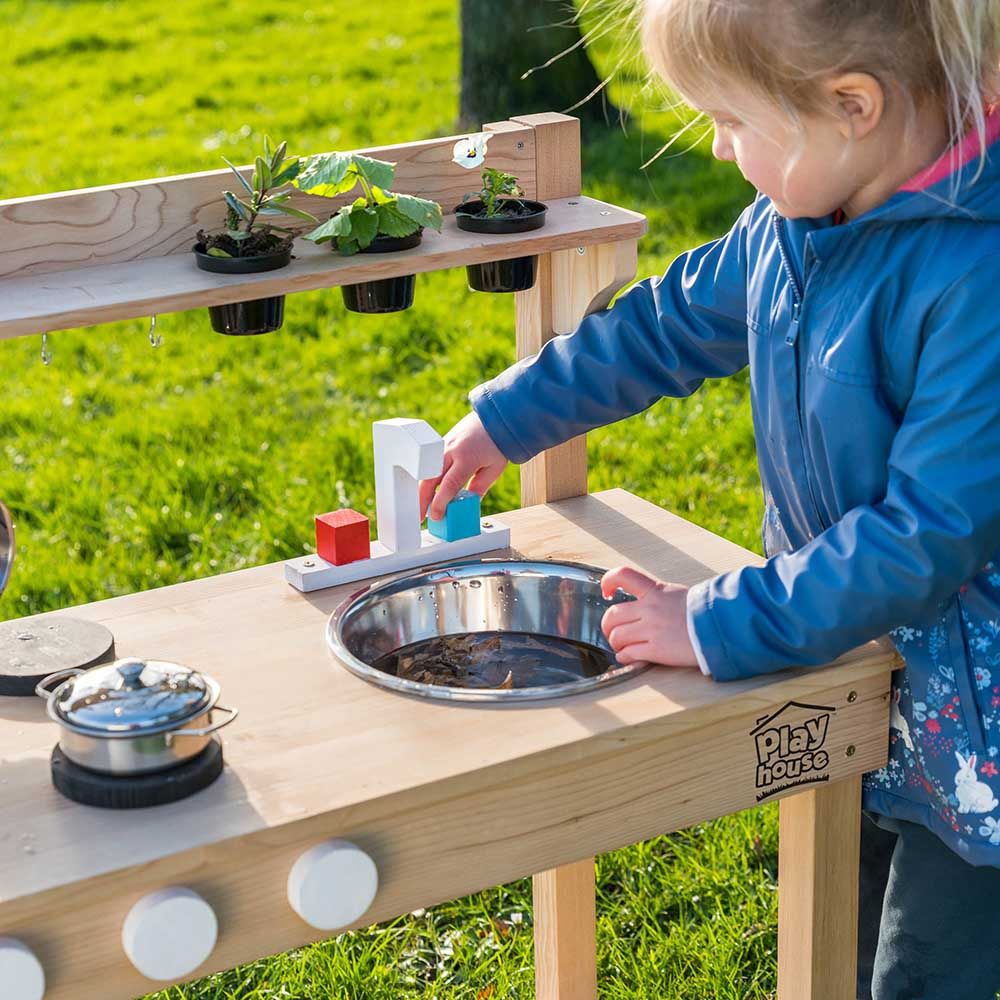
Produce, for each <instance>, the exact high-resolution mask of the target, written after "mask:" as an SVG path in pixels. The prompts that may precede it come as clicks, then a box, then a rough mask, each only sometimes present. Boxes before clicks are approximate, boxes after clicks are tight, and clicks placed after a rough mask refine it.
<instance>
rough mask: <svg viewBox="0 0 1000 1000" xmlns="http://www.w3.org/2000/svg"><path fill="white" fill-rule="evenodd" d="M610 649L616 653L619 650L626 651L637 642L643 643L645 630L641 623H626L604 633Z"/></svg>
mask: <svg viewBox="0 0 1000 1000" xmlns="http://www.w3.org/2000/svg"><path fill="white" fill-rule="evenodd" d="M605 634H606V635H607V637H608V642H609V643H610V644H611V648H612V649H613V650H615V651H616V652H617V651H618V650H619V649H627V648H628V647H629V646H631V645H633V644H634V643H637V642H645V641H646V639H645V638H644V635H645V629H644V627H643V624H642V622H627V623H626V624H624V625H617V626H616V627H615V628H613V629H612V630H611V631H610V632H607V633H605Z"/></svg>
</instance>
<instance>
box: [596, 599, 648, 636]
mask: <svg viewBox="0 0 1000 1000" xmlns="http://www.w3.org/2000/svg"><path fill="white" fill-rule="evenodd" d="M640 615H641V612H640V610H639V608H638V607H637V602H636V601H627V602H626V603H624V604H615V605H613V606H612V607H610V608H608V610H607V611H605V612H604V617H603V618H602V619H601V631H603V632H604V634H605V635H609V634H610V633H611V631H612V630H613V629H616V628H618V626H619V625H625V624H627V623H628V622H634V621H638V619H639V617H640Z"/></svg>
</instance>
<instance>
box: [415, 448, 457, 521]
mask: <svg viewBox="0 0 1000 1000" xmlns="http://www.w3.org/2000/svg"><path fill="white" fill-rule="evenodd" d="M451 466H452V458H451V456H450V455H447V454H446V455H445V456H444V466H443V467H442V469H441V475H440V476H432V477H431V478H430V479H421V480H420V492H419V496H420V520H421V521H422V520H423V519H424V518H425V517H426V516H427V508H428V507H429V506H430V503H431V500H432V499H433V498H434V491H435V490H436V489H437V486H438V483H440V482H441V480H442V479H443V478H444V476H445V473H447V472H448V470H449V469H450V468H451Z"/></svg>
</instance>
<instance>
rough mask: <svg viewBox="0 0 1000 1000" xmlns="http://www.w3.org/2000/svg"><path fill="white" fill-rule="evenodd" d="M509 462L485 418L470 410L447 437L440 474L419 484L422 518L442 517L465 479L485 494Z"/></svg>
mask: <svg viewBox="0 0 1000 1000" xmlns="http://www.w3.org/2000/svg"><path fill="white" fill-rule="evenodd" d="M506 466H507V459H506V458H504V455H503V452H501V451H500V449H499V448H498V447H497V446H496V445H495V444H494V443H493V438H491V437H490V436H489V434H487V433H486V428H485V427H483V422H482V421H481V420H480V419H479V417H478V416H477V415H476V413H474V412H473V413H467V414H466V415H465V416H464V417H462V419H461V420H459V422H458V423H457V424H455V426H454V427H452V429H451V430H450V431H448V433H447V434H446V435H445V437H444V467H443V469H442V472H441V475H440V476H437V477H436V478H434V479H425V480H423V481H422V482H421V484H420V518H421V520H423V519H424V518H425V517H426V516H427V515H428V513H429V514H430V516H431V517H433V518H434V519H435V520H437V521H440V520H441V518H443V517H444V512H445V508H446V507H447V506H448V504H449V503H450V502H451V501H452V500H453V499H454V498H455V494H456V493H457V492H458V491H459V490H460V489H462V488H463V487H464V486H465V484H466V483H468V484H469V489H470V490H472V492H473V493H478V494H479V495H480V496H483V495H484V494H485V493H486V491H487V490H488V489H489V488H490V487H491V486H492V485H493V484H494V483H495V482H496V481H497V480H498V479H499V478H500V473H501V472H503V470H504V469H505V468H506ZM470 479H471V480H472V482H469V480H470ZM435 488H436V489H437V492H435ZM428 507H429V508H430V510H428Z"/></svg>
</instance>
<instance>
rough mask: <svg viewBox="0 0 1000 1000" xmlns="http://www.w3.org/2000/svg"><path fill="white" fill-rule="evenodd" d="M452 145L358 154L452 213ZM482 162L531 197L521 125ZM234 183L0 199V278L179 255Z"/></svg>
mask: <svg viewBox="0 0 1000 1000" xmlns="http://www.w3.org/2000/svg"><path fill="white" fill-rule="evenodd" d="M459 138H461V136H447V137H445V138H441V139H428V140H424V141H422V142H408V143H402V144H400V145H396V146H379V147H375V148H372V149H363V150H358V152H361V153H363V154H364V155H366V156H373V157H376V158H377V159H381V160H391V161H393V162H395V163H396V164H397V168H396V180H395V183H394V187H395V189H396V190H398V191H402V192H404V193H407V194H415V195H419V196H420V197H422V198H431V199H433V200H434V201H438V202H440V203H441V205H442V207H443V208H444V210H445V212H451V211H452V210H453V209H454V207H455V206H456V205H457V204H458V203H459V202H460V201H461V200H462V196H463V195H464V194H466V193H467V192H469V191H474V190H476V189H477V188H478V187H479V176H478V174H477V172H476V171H473V170H466V169H465V168H464V167H461V166H459V165H458V164H456V163H453V162H452V149H453V147H454V145H455V142H456V140H457V139H459ZM292 152H300V151H298V150H292ZM489 163H490V165H491V166H494V167H498V168H499V169H501V170H506V171H509V172H511V173H514V174H517V176H518V177H519V178H520V180H521V184H522V186H523V187H524V189H525V191H526V192H527V193H528V196H529V197H532V198H534V197H536V178H535V137H534V130H533V129H532V128H531V127H530V126H529V125H515V126H514V127H512V128H506V129H504V131H503V132H502V133H500V134H497V135H496V136H494V138H493V139H491V140H490V145H489ZM241 170H242V173H244V174H245V175H246V176H247V177H250V175H251V174H252V167H243V168H241ZM236 183H237V182H236V178H235V177H233V176H232V174H231V172H230V171H229V169H228V168H224V169H222V170H210V171H207V172H204V173H195V174H183V175H180V176H176V177H162V178H157V179H152V180H142V181H136V182H133V183H126V184H115V185H110V186H105V187H96V188H86V189H84V190H80V191H63V192H59V193H57V194H43V195H38V196H35V197H29V198H13V199H10V200H7V201H0V278H3V277H10V276H13V275H26V274H44V273H49V272H52V271H61V270H66V269H70V268H77V267H84V266H89V265H92V264H113V263H119V262H123V261H135V260H143V259H145V258H149V257H162V256H164V255H167V254H178V253H186V252H187V251H188V250H190V248H191V246H192V245H193V244H194V242H195V234H196V232H197V231H198V229H201V228H213V227H218V226H219V225H220V224H221V223H222V222H223V220H224V210H223V207H222V206H223V202H222V194H221V193H222V191H224V190H226V189H232V187H233V185H235V184H236ZM574 193H575V192H574ZM356 196H357V195H356V193H355V194H353V195H344V196H343V197H341V198H339V199H329V198H317V197H314V196H311V195H305V194H297V195H295V196H294V197H293V198H292V199H291V201H290V202H289V203H290V204H292V205H295V206H297V207H299V208H302V209H305V210H306V211H309V212H312V213H313V214H314V215H316V216H317V217H318V218H320V219H326V218H327V217H328V216H329V215H330V214H332V213H333V212H334V211H336V209H337V208H338V207H339V206H340V205H341V204H343V203H345V202H346V201H348V200H350V199H351V198H353V197H356ZM303 225H308V223H303Z"/></svg>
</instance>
